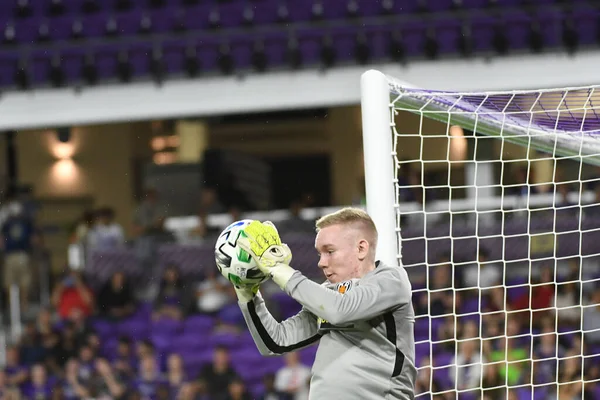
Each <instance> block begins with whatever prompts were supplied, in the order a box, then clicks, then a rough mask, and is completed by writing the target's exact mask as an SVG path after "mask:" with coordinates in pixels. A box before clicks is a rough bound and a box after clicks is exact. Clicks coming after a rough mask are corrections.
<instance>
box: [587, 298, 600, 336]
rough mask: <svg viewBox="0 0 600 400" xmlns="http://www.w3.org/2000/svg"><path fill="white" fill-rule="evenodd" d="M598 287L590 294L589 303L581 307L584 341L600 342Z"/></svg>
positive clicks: (599, 299)
mask: <svg viewBox="0 0 600 400" xmlns="http://www.w3.org/2000/svg"><path fill="white" fill-rule="evenodd" d="M599 328H600V289H596V291H595V292H594V294H593V295H592V299H591V304H590V305H588V306H586V307H584V309H583V332H584V335H585V342H586V343H593V344H600V329H599Z"/></svg>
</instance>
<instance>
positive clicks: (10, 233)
mask: <svg viewBox="0 0 600 400" xmlns="http://www.w3.org/2000/svg"><path fill="white" fill-rule="evenodd" d="M34 234H35V232H34V226H33V221H32V220H31V219H29V218H27V216H26V215H25V214H24V212H23V206H22V205H21V204H19V203H17V202H15V203H12V204H11V207H10V212H9V213H8V216H7V218H6V220H5V221H4V223H3V224H2V226H1V227H0V248H1V249H2V250H4V287H5V290H6V292H7V293H8V290H9V289H10V286H11V285H13V284H15V285H17V286H18V287H19V290H20V292H19V294H20V301H21V310H22V312H24V313H25V312H27V310H28V306H29V301H28V300H29V294H30V293H29V290H30V286H31V282H32V279H33V277H32V265H31V251H32V245H33V237H34ZM7 298H8V296H7Z"/></svg>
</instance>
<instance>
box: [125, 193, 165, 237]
mask: <svg viewBox="0 0 600 400" xmlns="http://www.w3.org/2000/svg"><path fill="white" fill-rule="evenodd" d="M166 216H167V213H166V210H165V207H163V206H162V205H160V204H159V201H158V193H157V192H156V190H154V189H147V190H146V193H145V194H144V198H143V200H142V202H141V203H140V204H139V206H138V208H137V209H136V210H135V214H134V217H133V230H134V233H135V235H136V236H142V235H147V234H150V233H151V232H152V231H155V230H156V229H157V228H161V229H162V225H163V221H164V219H165V217H166Z"/></svg>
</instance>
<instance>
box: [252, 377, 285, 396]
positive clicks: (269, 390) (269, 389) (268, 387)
mask: <svg viewBox="0 0 600 400" xmlns="http://www.w3.org/2000/svg"><path fill="white" fill-rule="evenodd" d="M263 384H264V387H265V389H264V392H263V394H262V396H261V397H260V398H259V399H260V400H289V399H290V396H289V395H287V394H285V393H282V392H280V391H279V390H277V389H275V375H273V374H266V375H265V376H264V377H263Z"/></svg>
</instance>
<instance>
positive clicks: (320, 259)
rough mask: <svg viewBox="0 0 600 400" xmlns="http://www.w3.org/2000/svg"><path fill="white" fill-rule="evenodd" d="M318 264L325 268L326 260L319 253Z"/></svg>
mask: <svg viewBox="0 0 600 400" xmlns="http://www.w3.org/2000/svg"><path fill="white" fill-rule="evenodd" d="M317 265H318V266H319V268H321V269H322V268H325V267H327V261H326V260H325V257H324V256H323V255H321V256H320V257H319V263H318V264H317Z"/></svg>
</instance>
